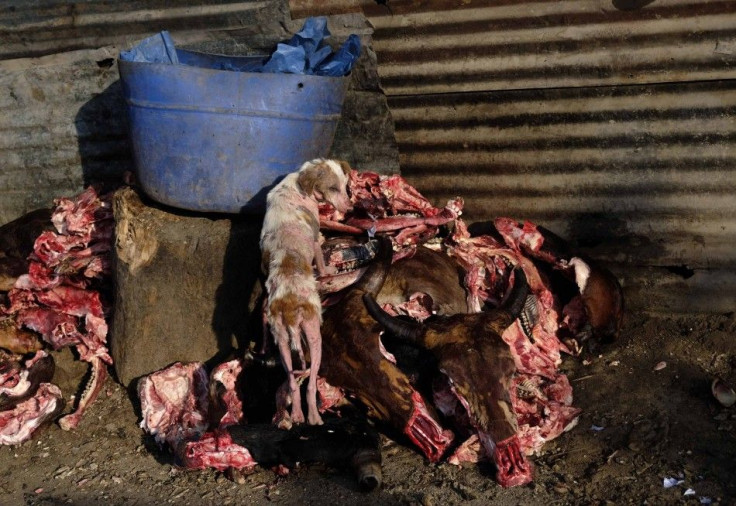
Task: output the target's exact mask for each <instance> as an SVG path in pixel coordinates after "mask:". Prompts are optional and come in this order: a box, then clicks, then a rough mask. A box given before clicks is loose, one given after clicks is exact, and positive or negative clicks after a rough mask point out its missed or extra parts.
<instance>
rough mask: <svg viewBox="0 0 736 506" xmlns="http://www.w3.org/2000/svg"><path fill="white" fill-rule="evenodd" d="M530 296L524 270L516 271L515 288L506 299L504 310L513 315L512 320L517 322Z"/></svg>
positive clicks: (517, 269) (518, 269)
mask: <svg viewBox="0 0 736 506" xmlns="http://www.w3.org/2000/svg"><path fill="white" fill-rule="evenodd" d="M527 295H529V284H528V283H527V281H526V275H525V274H524V271H523V269H521V268H516V269H514V286H513V288H512V289H511V293H509V296H508V298H507V299H506V304H504V310H505V311H506V312H507V313H509V315H511V320H512V321H513V320H516V319H517V318H518V317H519V316H520V315H521V312H522V310H523V309H524V304H525V303H526V297H527Z"/></svg>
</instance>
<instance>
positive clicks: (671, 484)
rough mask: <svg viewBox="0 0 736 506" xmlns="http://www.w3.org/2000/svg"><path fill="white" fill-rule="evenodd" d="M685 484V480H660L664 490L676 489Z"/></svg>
mask: <svg viewBox="0 0 736 506" xmlns="http://www.w3.org/2000/svg"><path fill="white" fill-rule="evenodd" d="M683 483H685V480H678V479H677V478H665V479H664V480H662V486H663V487H664V488H672V487H677V486H678V485H682V484H683Z"/></svg>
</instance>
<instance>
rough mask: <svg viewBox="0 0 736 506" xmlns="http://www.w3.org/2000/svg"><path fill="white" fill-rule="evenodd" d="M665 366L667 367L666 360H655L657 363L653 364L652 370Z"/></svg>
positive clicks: (658, 369) (659, 369)
mask: <svg viewBox="0 0 736 506" xmlns="http://www.w3.org/2000/svg"><path fill="white" fill-rule="evenodd" d="M665 367H667V362H665V361H664V360H662V361H661V362H657V365H655V366H654V370H655V371H661V370H662V369H664V368H665Z"/></svg>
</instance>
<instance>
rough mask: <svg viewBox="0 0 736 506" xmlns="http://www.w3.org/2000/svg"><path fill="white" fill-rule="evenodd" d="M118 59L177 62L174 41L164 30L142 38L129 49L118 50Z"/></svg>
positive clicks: (145, 61)
mask: <svg viewBox="0 0 736 506" xmlns="http://www.w3.org/2000/svg"><path fill="white" fill-rule="evenodd" d="M120 59H121V60H123V61H136V62H144V63H171V64H174V65H176V64H178V63H179V58H178V56H177V54H176V47H175V46H174V41H173V40H171V35H169V32H167V31H166V30H164V31H163V32H160V33H157V34H156V35H152V36H151V37H148V38H147V39H143V40H142V41H141V42H139V43H138V45H136V46H134V47H133V48H132V49H130V50H129V51H120Z"/></svg>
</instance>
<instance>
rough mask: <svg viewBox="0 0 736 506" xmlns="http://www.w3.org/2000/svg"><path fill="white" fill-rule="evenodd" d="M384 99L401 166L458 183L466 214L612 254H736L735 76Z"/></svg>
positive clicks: (702, 263)
mask: <svg viewBox="0 0 736 506" xmlns="http://www.w3.org/2000/svg"><path fill="white" fill-rule="evenodd" d="M389 104H390V107H391V110H392V113H393V116H394V119H395V121H396V135H397V141H398V143H399V146H400V165H401V168H402V174H403V175H404V176H405V177H406V178H407V179H408V180H409V181H410V182H412V183H413V184H415V185H416V186H417V188H418V189H420V191H422V192H423V193H424V194H425V195H426V196H427V197H428V198H430V199H432V200H433V201H437V202H442V201H444V200H446V199H449V198H452V197H454V196H455V195H461V196H463V197H464V198H465V201H466V217H467V219H468V220H470V221H474V220H487V219H492V218H494V217H496V216H501V215H510V216H513V217H516V218H518V219H530V220H535V221H538V222H540V223H544V224H545V225H546V226H548V227H549V228H551V229H553V230H555V231H556V232H558V233H560V234H561V235H563V236H565V237H569V238H572V239H573V240H574V241H576V242H577V243H579V244H583V245H585V244H590V243H593V242H595V243H596V244H595V246H596V249H597V252H596V254H597V256H599V257H602V258H604V259H606V260H610V261H623V260H625V261H629V262H634V263H637V264H638V265H676V264H685V265H688V266H690V267H697V268H716V267H721V268H733V267H734V266H736V255H735V252H734V248H733V246H732V245H733V244H735V243H736V218H734V216H736V199H735V198H734V194H736V117H735V112H736V82H734V81H720V82H709V83H688V84H684V83H683V84H668V85H644V86H626V87H620V88H618V87H597V88H568V89H556V90H519V91H503V92H487V93H463V94H444V95H441V96H437V95H429V96H422V95H419V96H412V97H392V98H391V99H390V101H389ZM601 217H605V219H604V220H601ZM601 226H602V227H603V229H602V230H603V231H602V230H601Z"/></svg>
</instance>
